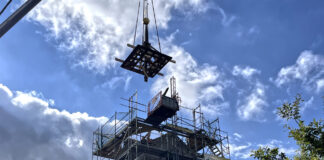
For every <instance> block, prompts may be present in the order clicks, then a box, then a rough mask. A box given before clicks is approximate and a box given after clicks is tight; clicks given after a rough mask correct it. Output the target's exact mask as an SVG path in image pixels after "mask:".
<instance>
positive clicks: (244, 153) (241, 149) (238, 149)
mask: <svg viewBox="0 0 324 160" xmlns="http://www.w3.org/2000/svg"><path fill="white" fill-rule="evenodd" d="M229 146H230V151H231V155H232V156H234V157H236V158H240V159H247V158H250V154H251V151H250V147H251V146H252V144H251V143H248V144H246V145H236V144H230V145H229Z"/></svg>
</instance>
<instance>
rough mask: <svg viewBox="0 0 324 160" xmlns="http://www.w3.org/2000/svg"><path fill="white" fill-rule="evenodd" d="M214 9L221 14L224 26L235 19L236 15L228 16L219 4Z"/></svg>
mask: <svg viewBox="0 0 324 160" xmlns="http://www.w3.org/2000/svg"><path fill="white" fill-rule="evenodd" d="M216 10H217V11H219V13H220V14H221V15H222V21H221V22H222V25H223V26H224V27H228V26H230V25H231V24H232V23H233V22H234V21H235V20H236V18H237V17H236V16H233V15H231V16H228V14H226V13H225V11H224V9H222V8H220V7H219V6H217V7H216Z"/></svg>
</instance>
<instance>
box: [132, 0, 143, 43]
mask: <svg viewBox="0 0 324 160" xmlns="http://www.w3.org/2000/svg"><path fill="white" fill-rule="evenodd" d="M140 7H141V0H139V1H138V9H137V18H136V25H135V33H134V41H133V45H134V46H135V41H136V33H137V24H138V17H139V11H140Z"/></svg>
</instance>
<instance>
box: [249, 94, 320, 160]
mask: <svg viewBox="0 0 324 160" xmlns="http://www.w3.org/2000/svg"><path fill="white" fill-rule="evenodd" d="M303 101H304V100H303V99H302V98H301V95H299V94H298V95H297V96H296V97H295V101H294V102H293V103H284V104H283V105H282V106H281V107H278V108H277V114H278V116H280V118H282V119H284V120H286V124H285V126H284V127H285V128H287V129H288V130H289V136H288V137H291V138H293V139H294V140H295V141H296V143H297V145H298V146H299V147H300V149H299V152H300V153H299V154H298V155H296V156H295V157H294V159H296V160H304V159H306V160H319V159H324V123H323V120H322V119H320V120H318V121H317V120H316V119H313V121H312V122H310V123H309V124H308V125H305V122H304V121H303V120H302V119H301V115H300V112H299V111H300V105H301V103H303ZM291 120H293V122H295V125H296V127H293V126H291V125H289V124H288V122H289V121H291ZM271 151H272V152H271ZM280 154H282V153H280ZM280 154H279V153H278V148H274V149H270V148H268V147H265V148H259V149H258V150H256V151H252V154H251V156H254V158H255V159H259V160H281V159H282V157H280ZM283 155H284V154H283ZM269 157H270V158H269ZM280 158H281V159H280ZM286 159H287V158H286Z"/></svg>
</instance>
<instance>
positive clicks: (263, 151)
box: [251, 147, 288, 160]
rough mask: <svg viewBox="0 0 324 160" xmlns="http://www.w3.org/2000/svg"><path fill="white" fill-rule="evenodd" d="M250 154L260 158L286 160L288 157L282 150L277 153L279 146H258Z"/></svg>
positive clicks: (262, 159) (263, 159)
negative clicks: (272, 147)
mask: <svg viewBox="0 0 324 160" xmlns="http://www.w3.org/2000/svg"><path fill="white" fill-rule="evenodd" d="M251 156H252V157H253V158H255V159H260V160H287V159H288V158H287V157H286V155H285V154H284V153H282V152H280V153H279V148H274V149H271V148H268V147H260V148H259V149H258V150H256V151H252V154H251Z"/></svg>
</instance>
